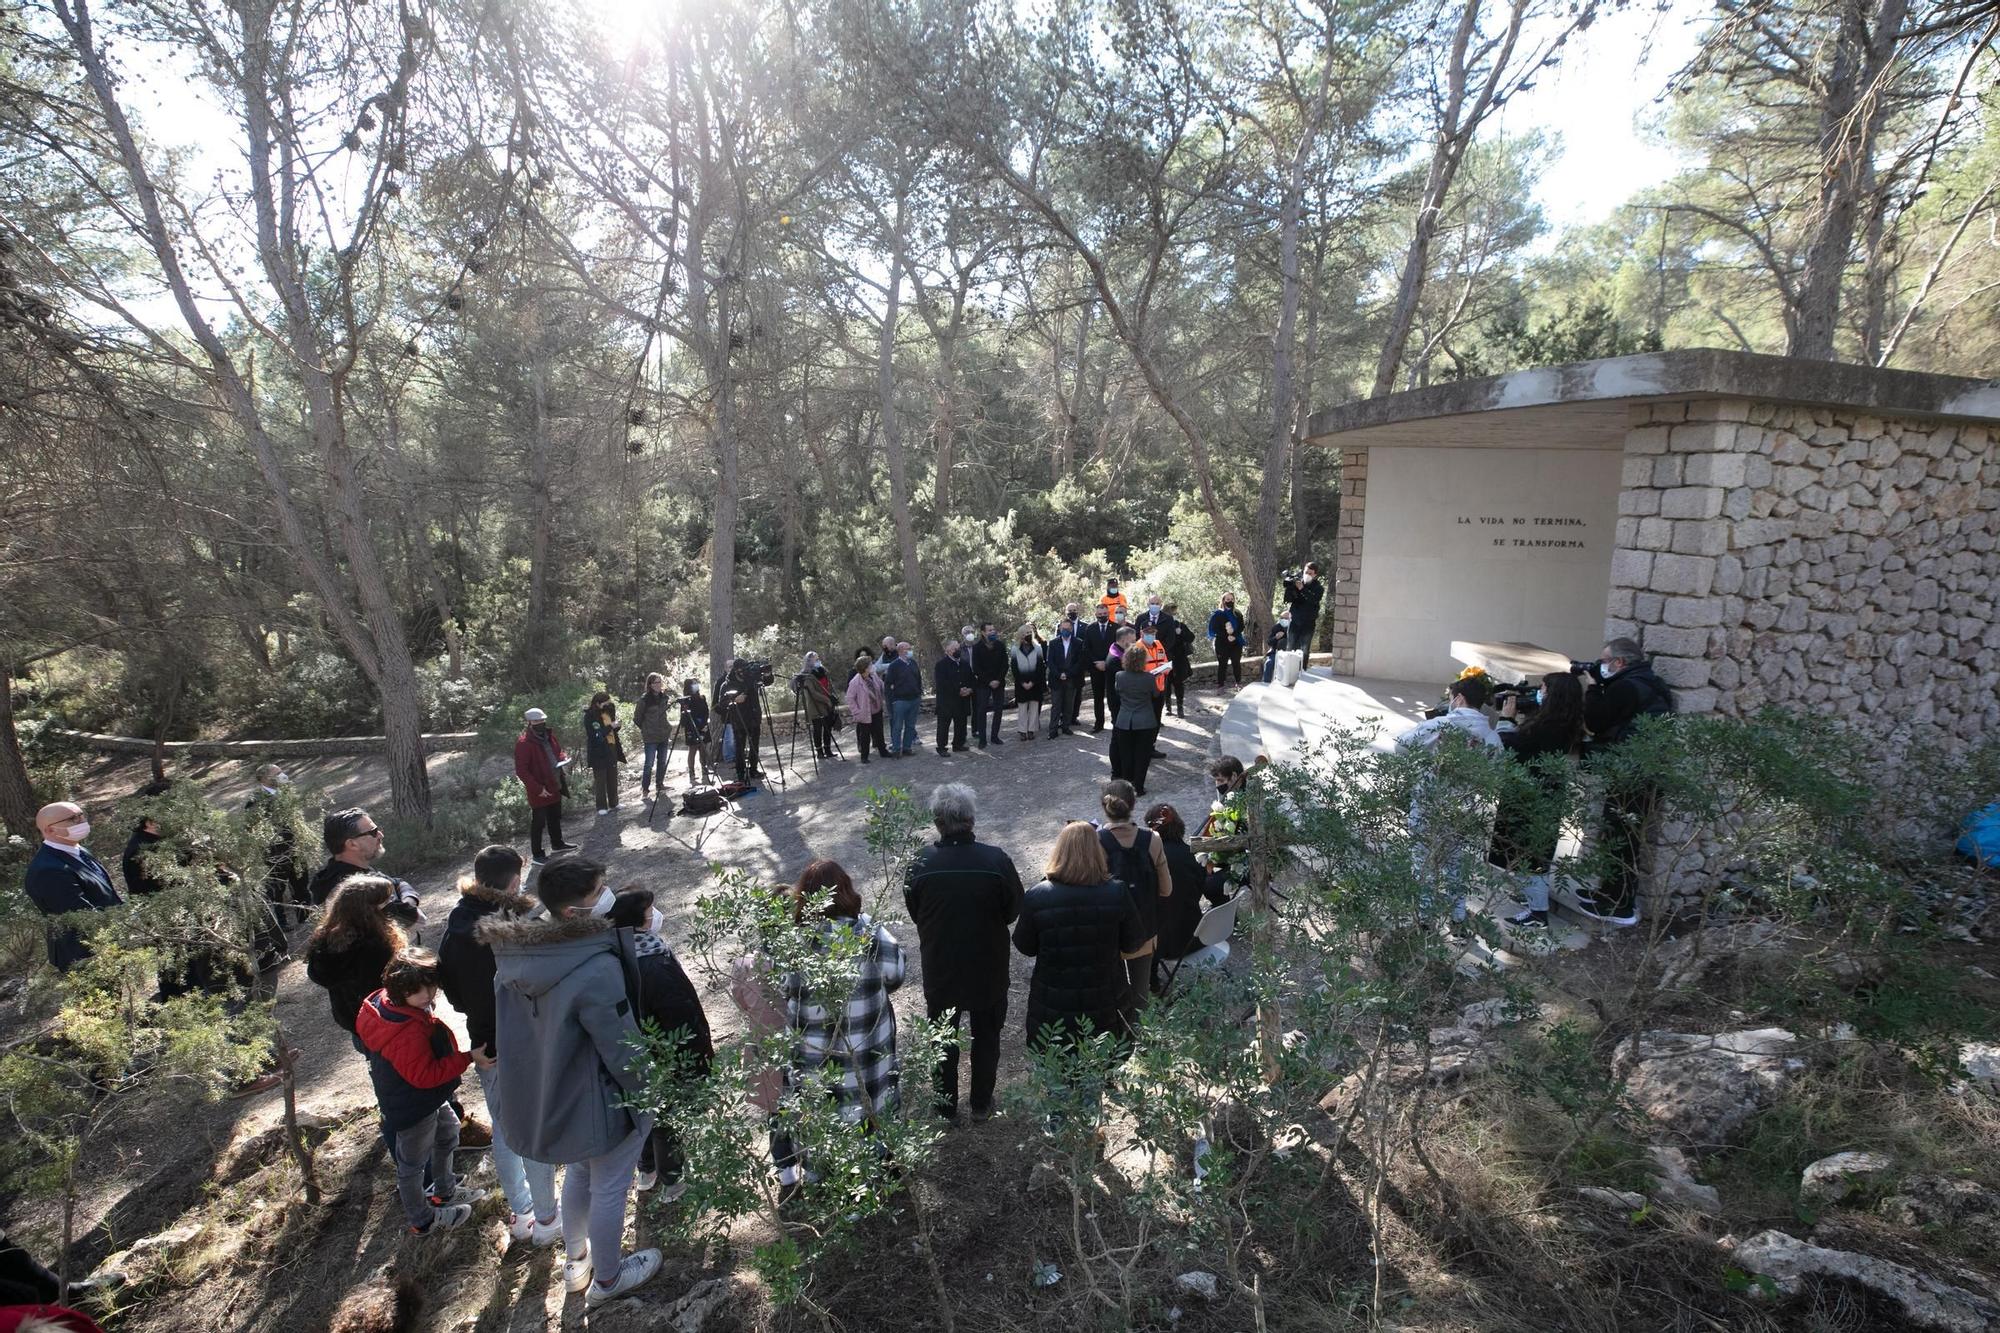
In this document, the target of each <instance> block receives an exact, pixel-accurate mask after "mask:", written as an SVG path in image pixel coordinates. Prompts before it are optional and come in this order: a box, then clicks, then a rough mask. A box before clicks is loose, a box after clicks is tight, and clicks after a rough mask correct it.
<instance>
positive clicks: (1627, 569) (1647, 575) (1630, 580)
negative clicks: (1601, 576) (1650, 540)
mask: <svg viewBox="0 0 2000 1333" xmlns="http://www.w3.org/2000/svg"><path fill="white" fill-rule="evenodd" d="M1652 576H1653V553H1652V552H1651V551H1613V552H1612V553H1611V586H1612V587H1614V588H1643V587H1645V586H1646V585H1647V583H1648V582H1649V581H1650V580H1651V579H1652Z"/></svg>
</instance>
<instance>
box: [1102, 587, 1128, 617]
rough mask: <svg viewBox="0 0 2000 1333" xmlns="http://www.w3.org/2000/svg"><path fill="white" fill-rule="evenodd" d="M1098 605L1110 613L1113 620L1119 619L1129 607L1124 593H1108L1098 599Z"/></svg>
mask: <svg viewBox="0 0 2000 1333" xmlns="http://www.w3.org/2000/svg"><path fill="white" fill-rule="evenodd" d="M1097 604H1098V605H1099V606H1101V607H1103V608H1104V609H1105V610H1106V611H1109V612H1110V613H1111V618H1112V619H1113V620H1116V619H1118V617H1119V616H1120V615H1121V614H1123V613H1124V612H1125V611H1126V609H1127V606H1128V605H1129V604H1128V603H1127V602H1126V600H1125V594H1124V593H1122V592H1108V593H1106V594H1104V596H1102V597H1100V598H1098V599H1097Z"/></svg>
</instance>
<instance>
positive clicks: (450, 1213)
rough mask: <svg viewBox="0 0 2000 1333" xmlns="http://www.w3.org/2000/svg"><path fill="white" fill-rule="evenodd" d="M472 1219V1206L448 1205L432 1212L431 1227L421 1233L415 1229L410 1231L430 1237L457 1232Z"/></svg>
mask: <svg viewBox="0 0 2000 1333" xmlns="http://www.w3.org/2000/svg"><path fill="white" fill-rule="evenodd" d="M471 1218H472V1205H470V1204H464V1203H454V1204H447V1205H445V1206H444V1207H443V1208H437V1209H433V1210H432V1212H431V1224H430V1225H429V1226H427V1227H425V1228H424V1229H423V1230H421V1231H416V1228H415V1227H412V1228H410V1229H411V1230H412V1231H416V1234H417V1235H419V1236H428V1235H431V1234H433V1233H434V1232H439V1231H455V1230H457V1229H458V1228H459V1227H462V1226H464V1225H465V1224H466V1223H467V1222H468V1221H470V1220H471Z"/></svg>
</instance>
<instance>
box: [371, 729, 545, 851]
mask: <svg viewBox="0 0 2000 1333" xmlns="http://www.w3.org/2000/svg"><path fill="white" fill-rule="evenodd" d="M378 822H380V823H381V825H382V827H383V828H384V829H385V830H387V837H386V838H385V839H384V841H385V843H386V844H387V845H386V849H385V850H384V851H383V853H382V859H381V861H380V863H379V868H380V869H382V870H384V871H386V872H388V873H390V874H396V875H410V874H414V873H416V872H418V871H422V870H430V869H435V868H436V867H438V866H441V865H449V864H454V863H466V864H469V863H470V862H471V860H472V855H473V853H474V852H476V851H478V850H479V849H480V848H481V847H484V846H485V845H486V844H487V843H490V842H505V843H511V842H514V841H516V840H517V839H519V838H520V837H521V835H522V834H523V833H524V832H525V831H526V830H527V827H528V794H527V792H526V791H525V790H523V789H522V787H521V784H520V783H519V782H518V781H516V780H515V778H514V776H513V774H512V772H511V771H510V772H507V773H506V774H505V775H504V776H498V768H497V766H495V767H494V768H493V769H492V770H490V771H489V772H488V773H487V775H485V776H482V768H481V765H480V763H479V761H478V760H477V759H476V758H475V759H466V760H460V761H458V762H456V763H453V764H451V765H449V766H448V767H446V768H445V769H444V770H443V771H442V772H441V773H440V774H439V775H438V777H437V779H436V781H434V782H433V783H432V784H431V823H430V827H429V828H428V829H421V828H415V827H410V826H407V825H405V824H404V823H403V821H401V820H399V819H395V818H388V819H381V820H379V821H378Z"/></svg>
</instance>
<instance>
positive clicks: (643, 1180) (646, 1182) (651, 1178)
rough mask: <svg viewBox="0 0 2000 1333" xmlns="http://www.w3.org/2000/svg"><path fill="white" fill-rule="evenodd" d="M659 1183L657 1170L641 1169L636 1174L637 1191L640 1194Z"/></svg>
mask: <svg viewBox="0 0 2000 1333" xmlns="http://www.w3.org/2000/svg"><path fill="white" fill-rule="evenodd" d="M659 1183H660V1173H659V1172H658V1171H657V1170H654V1171H641V1172H640V1173H639V1175H638V1186H639V1193H641V1194H644V1193H645V1192H646V1191H647V1190H649V1189H651V1188H653V1186H655V1185H657V1184H659Z"/></svg>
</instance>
